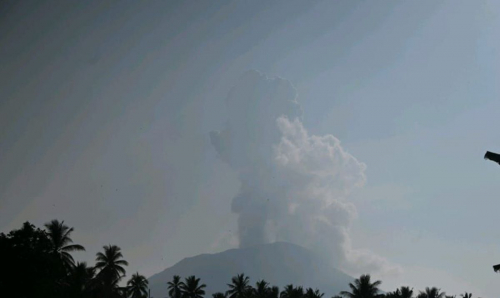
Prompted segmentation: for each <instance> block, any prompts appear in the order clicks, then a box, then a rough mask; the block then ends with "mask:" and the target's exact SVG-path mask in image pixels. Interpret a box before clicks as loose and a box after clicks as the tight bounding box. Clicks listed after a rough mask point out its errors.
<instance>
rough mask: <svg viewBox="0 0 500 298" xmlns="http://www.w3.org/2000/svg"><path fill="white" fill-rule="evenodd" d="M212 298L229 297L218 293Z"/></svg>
mask: <svg viewBox="0 0 500 298" xmlns="http://www.w3.org/2000/svg"><path fill="white" fill-rule="evenodd" d="M212 298H227V296H226V294H224V293H221V292H216V293H213V294H212Z"/></svg>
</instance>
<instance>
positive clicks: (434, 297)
mask: <svg viewBox="0 0 500 298" xmlns="http://www.w3.org/2000/svg"><path fill="white" fill-rule="evenodd" d="M444 296H445V292H441V290H440V289H438V288H436V287H432V288H428V287H427V288H425V291H423V292H422V291H420V293H419V294H418V296H417V298H444Z"/></svg>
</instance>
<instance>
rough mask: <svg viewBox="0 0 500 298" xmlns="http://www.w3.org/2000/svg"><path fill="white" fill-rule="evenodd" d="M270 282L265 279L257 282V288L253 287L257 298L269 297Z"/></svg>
mask: <svg viewBox="0 0 500 298" xmlns="http://www.w3.org/2000/svg"><path fill="white" fill-rule="evenodd" d="M269 292H270V288H269V283H268V282H267V281H265V280H261V281H258V282H256V283H255V288H254V289H253V296H254V297H255V298H268V297H269Z"/></svg>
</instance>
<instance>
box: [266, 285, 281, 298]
mask: <svg viewBox="0 0 500 298" xmlns="http://www.w3.org/2000/svg"><path fill="white" fill-rule="evenodd" d="M279 297H280V288H278V287H277V286H272V287H271V288H270V289H269V297H268V298H279Z"/></svg>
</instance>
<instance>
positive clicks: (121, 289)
mask: <svg viewBox="0 0 500 298" xmlns="http://www.w3.org/2000/svg"><path fill="white" fill-rule="evenodd" d="M72 232H73V228H70V227H68V226H66V225H65V224H64V221H62V222H60V221H57V220H53V221H51V222H49V223H47V224H46V225H45V229H40V228H36V227H35V226H34V225H32V224H30V223H29V222H26V223H24V224H23V226H22V227H21V228H20V229H19V230H13V231H11V232H10V233H8V234H7V235H6V234H4V233H2V234H0V257H1V258H2V262H1V263H0V295H1V297H9V298H49V297H50V298H98V297H99V298H104V297H105V298H146V297H148V280H147V279H146V278H145V277H144V276H142V275H140V274H139V273H134V274H133V275H132V276H131V277H130V279H129V280H128V281H127V283H126V286H120V282H121V281H122V280H123V279H124V278H125V276H126V269H125V268H126V266H128V262H127V261H126V260H125V259H124V258H123V255H122V252H121V249H120V247H118V246H116V245H111V244H109V245H105V246H104V247H103V250H102V251H101V252H98V253H97V254H96V259H95V265H94V266H89V265H87V263H85V262H75V260H74V259H73V256H72V253H73V252H76V251H82V250H85V248H84V247H83V246H82V245H79V244H75V243H73V240H72V239H71V233H72ZM380 284H381V282H380V281H372V280H371V277H370V275H361V276H360V277H359V278H357V279H355V280H354V282H352V283H350V284H349V291H342V292H340V293H339V295H337V296H334V297H332V298H342V297H343V298H454V297H455V296H447V295H446V294H445V292H443V291H441V290H440V289H438V288H435V287H431V288H426V289H425V290H423V291H420V292H419V293H416V292H414V291H413V289H411V288H409V287H401V288H399V289H396V290H395V291H393V292H389V293H382V291H380V289H379V286H380ZM166 287H167V288H168V295H169V297H170V298H204V296H205V288H206V285H205V284H203V283H202V282H201V281H200V278H197V277H196V276H189V277H187V278H185V279H184V280H181V277H180V276H177V275H176V276H173V278H172V280H171V281H169V282H167V283H166ZM227 287H228V289H227V291H226V292H224V293H223V292H218V293H214V294H212V298H323V296H324V294H323V293H321V292H320V291H319V290H318V289H312V288H306V289H304V288H303V287H301V286H294V285H292V284H290V285H287V286H285V287H284V288H283V289H282V290H280V289H279V288H278V287H276V286H272V285H270V284H269V283H268V282H266V281H265V280H260V281H258V282H256V283H255V286H252V285H251V283H250V278H249V277H248V276H245V275H244V274H238V275H236V276H234V277H233V278H232V279H231V282H230V283H229V284H227ZM461 297H463V298H472V294H470V293H465V294H463V295H461ZM156 298H166V297H156Z"/></svg>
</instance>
